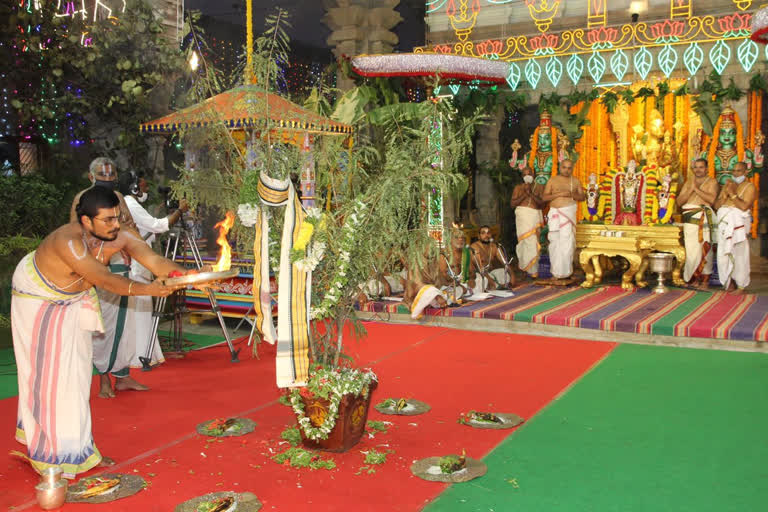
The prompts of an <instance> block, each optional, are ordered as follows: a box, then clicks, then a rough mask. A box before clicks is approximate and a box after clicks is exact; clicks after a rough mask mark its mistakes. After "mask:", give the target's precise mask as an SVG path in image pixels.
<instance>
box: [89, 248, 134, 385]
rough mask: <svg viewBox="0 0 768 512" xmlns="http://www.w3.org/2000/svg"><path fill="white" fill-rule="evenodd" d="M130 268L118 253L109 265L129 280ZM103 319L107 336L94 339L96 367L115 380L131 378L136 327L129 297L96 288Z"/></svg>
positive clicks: (95, 336)
mask: <svg viewBox="0 0 768 512" xmlns="http://www.w3.org/2000/svg"><path fill="white" fill-rule="evenodd" d="M130 270H131V269H130V267H129V266H128V265H127V264H126V263H125V260H124V259H123V256H122V254H120V253H116V254H115V255H114V256H113V257H112V259H111V260H110V262H109V271H110V272H112V273H113V274H117V275H120V276H123V277H126V278H127V277H128V275H129V273H130ZM96 293H97V294H98V295H99V303H100V304H101V314H102V317H103V319H104V332H103V333H99V334H94V335H93V366H95V367H96V370H97V371H98V372H99V373H101V374H105V373H111V374H112V375H114V376H115V377H118V378H122V377H128V375H129V373H130V366H131V360H132V359H133V357H134V356H135V354H136V335H135V329H134V325H132V324H129V323H128V322H127V321H126V320H127V316H128V299H129V297H128V296H121V295H117V294H116V293H112V292H110V291H107V290H105V289H103V288H96Z"/></svg>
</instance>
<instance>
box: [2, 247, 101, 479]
mask: <svg viewBox="0 0 768 512" xmlns="http://www.w3.org/2000/svg"><path fill="white" fill-rule="evenodd" d="M34 254H35V253H34V252H33V253H31V254H28V255H27V256H25V257H24V258H23V259H22V260H21V262H20V263H19V264H18V266H17V267H16V271H15V272H14V274H13V297H12V299H11V323H12V329H13V351H14V355H15V356H16V366H17V369H18V379H19V405H18V419H17V422H16V440H18V441H19V442H20V443H23V444H25V445H26V446H27V457H28V460H29V462H30V463H31V464H32V467H34V468H35V470H37V471H42V470H44V469H45V468H48V467H51V466H58V467H61V469H62V470H63V471H64V473H65V475H66V476H68V477H70V478H71V477H73V476H74V475H76V474H78V473H83V472H85V471H88V470H89V469H91V468H92V467H94V466H96V465H97V464H98V463H99V462H100V461H101V454H100V453H99V450H98V449H96V446H95V444H94V442H93V434H92V433H91V409H90V394H91V379H92V373H91V372H92V370H91V362H92V355H93V354H92V345H91V332H92V331H101V330H103V326H102V322H101V315H100V314H99V302H98V298H97V297H96V293H95V291H94V290H93V289H92V288H91V289H89V290H87V291H85V292H77V293H68V292H66V291H64V290H60V289H58V288H57V287H55V286H54V285H53V284H51V283H50V282H49V281H48V280H47V279H46V278H45V277H44V276H43V275H42V274H41V273H40V272H39V271H38V270H37V267H36V266H35V263H34Z"/></svg>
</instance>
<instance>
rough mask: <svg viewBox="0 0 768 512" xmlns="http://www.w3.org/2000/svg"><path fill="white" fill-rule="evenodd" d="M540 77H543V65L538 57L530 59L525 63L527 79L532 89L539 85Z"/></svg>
mask: <svg viewBox="0 0 768 512" xmlns="http://www.w3.org/2000/svg"><path fill="white" fill-rule="evenodd" d="M539 79H541V66H540V65H539V63H538V62H536V59H528V64H526V65H525V80H526V81H527V82H528V85H530V86H531V89H535V88H536V87H537V86H538V85H539Z"/></svg>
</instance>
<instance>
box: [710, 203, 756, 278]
mask: <svg viewBox="0 0 768 512" xmlns="http://www.w3.org/2000/svg"><path fill="white" fill-rule="evenodd" d="M751 228H752V217H751V215H750V214H749V212H745V211H743V210H739V209H738V208H734V207H732V206H723V207H721V208H720V209H719V210H717V272H718V274H719V276H720V282H721V283H723V286H724V287H725V288H728V286H729V285H730V283H731V281H733V282H734V283H736V286H737V287H739V288H746V287H747V286H749V281H750V280H749V232H750V230H751Z"/></svg>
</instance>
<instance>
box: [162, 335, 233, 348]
mask: <svg viewBox="0 0 768 512" xmlns="http://www.w3.org/2000/svg"><path fill="white" fill-rule="evenodd" d="M157 335H158V336H159V337H160V338H161V340H162V345H161V347H162V348H163V350H166V348H167V347H166V341H165V340H167V339H168V337H169V336H170V335H171V334H170V331H157ZM232 336H236V335H234V334H233V335H232ZM223 341H224V335H223V334H219V335H209V334H195V333H191V332H184V342H185V344H184V350H200V349H201V348H206V347H210V346H211V345H215V344H217V343H221V342H223Z"/></svg>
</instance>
